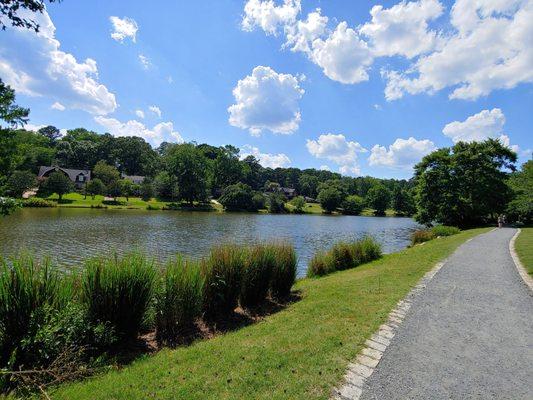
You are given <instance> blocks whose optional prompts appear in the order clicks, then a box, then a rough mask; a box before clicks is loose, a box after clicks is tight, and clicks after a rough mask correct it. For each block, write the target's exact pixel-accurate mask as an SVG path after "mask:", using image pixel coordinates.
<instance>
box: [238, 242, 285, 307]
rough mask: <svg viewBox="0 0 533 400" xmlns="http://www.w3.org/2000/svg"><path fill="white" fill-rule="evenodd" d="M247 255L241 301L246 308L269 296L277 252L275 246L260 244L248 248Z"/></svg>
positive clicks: (254, 305)
mask: <svg viewBox="0 0 533 400" xmlns="http://www.w3.org/2000/svg"><path fill="white" fill-rule="evenodd" d="M245 257H246V261H245V263H244V266H243V270H242V280H241V292H240V296H239V302H240V304H241V306H242V307H244V308H254V307H257V306H258V305H260V304H261V303H262V302H263V301H264V300H265V299H266V297H267V294H268V289H269V287H270V277H271V275H272V270H273V269H274V266H275V264H276V253H275V249H274V247H273V246H269V245H263V244H259V245H255V246H252V247H251V248H250V249H247V251H246V255H245Z"/></svg>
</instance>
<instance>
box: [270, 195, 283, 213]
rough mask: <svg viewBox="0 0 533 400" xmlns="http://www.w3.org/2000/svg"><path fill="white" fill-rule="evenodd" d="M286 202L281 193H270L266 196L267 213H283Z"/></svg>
mask: <svg viewBox="0 0 533 400" xmlns="http://www.w3.org/2000/svg"><path fill="white" fill-rule="evenodd" d="M286 202H287V199H286V197H285V196H284V195H282V194H281V193H270V194H269V195H268V211H269V212H271V213H273V214H279V213H284V212H285V203H286Z"/></svg>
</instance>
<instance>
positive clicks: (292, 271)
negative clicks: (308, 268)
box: [268, 243, 298, 299]
mask: <svg viewBox="0 0 533 400" xmlns="http://www.w3.org/2000/svg"><path fill="white" fill-rule="evenodd" d="M268 246H269V247H271V251H272V252H273V253H274V259H275V263H274V265H273V268H272V272H271V277H270V294H271V296H272V297H274V298H277V299H284V298H286V297H288V296H289V294H290V293H291V288H292V286H293V285H294V282H295V281H296V272H297V267H298V258H297V256H296V251H295V250H294V247H293V246H292V245H290V244H284V243H274V244H270V245H268Z"/></svg>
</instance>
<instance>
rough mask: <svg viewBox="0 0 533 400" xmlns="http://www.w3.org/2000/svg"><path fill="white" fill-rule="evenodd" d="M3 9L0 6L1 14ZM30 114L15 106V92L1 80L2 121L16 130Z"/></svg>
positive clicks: (0, 110)
mask: <svg viewBox="0 0 533 400" xmlns="http://www.w3.org/2000/svg"><path fill="white" fill-rule="evenodd" d="M0 4H2V3H0ZM2 7H3V6H1V5H0V13H1V10H2ZM1 24H2V22H1V20H0V25H1ZM29 114H30V110H29V109H28V108H22V107H19V106H18V105H16V104H15V91H14V90H13V89H11V87H10V86H8V85H6V84H4V82H3V81H2V79H0V119H2V120H4V122H7V124H8V126H9V127H11V128H16V127H17V126H22V125H24V124H26V123H27V122H28V115H29Z"/></svg>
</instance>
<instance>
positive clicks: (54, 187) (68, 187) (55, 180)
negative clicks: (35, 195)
mask: <svg viewBox="0 0 533 400" xmlns="http://www.w3.org/2000/svg"><path fill="white" fill-rule="evenodd" d="M41 189H43V190H44V191H45V192H47V193H57V195H58V196H59V200H60V201H61V200H62V199H63V195H64V194H66V193H69V192H71V191H72V189H73V185H72V182H71V181H70V179H69V177H68V176H67V175H65V174H64V173H63V172H59V171H56V172H52V173H51V174H50V176H48V178H46V180H45V181H44V183H43V184H42V185H41Z"/></svg>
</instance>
